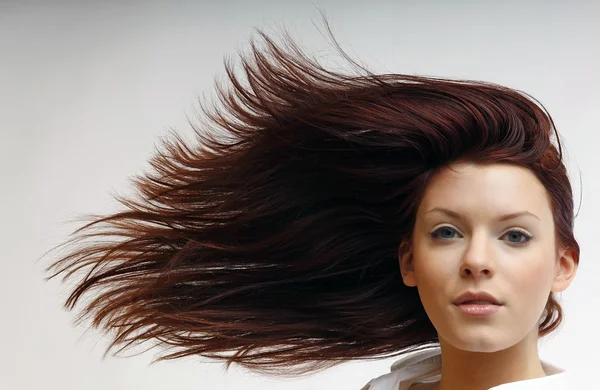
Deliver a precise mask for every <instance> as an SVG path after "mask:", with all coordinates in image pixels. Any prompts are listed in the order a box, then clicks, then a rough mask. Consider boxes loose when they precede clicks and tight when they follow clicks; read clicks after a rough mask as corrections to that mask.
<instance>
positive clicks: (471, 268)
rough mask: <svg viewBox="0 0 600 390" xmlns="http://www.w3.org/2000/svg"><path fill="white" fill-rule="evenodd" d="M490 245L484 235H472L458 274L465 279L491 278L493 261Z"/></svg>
mask: <svg viewBox="0 0 600 390" xmlns="http://www.w3.org/2000/svg"><path fill="white" fill-rule="evenodd" d="M492 249H493V248H492V243H491V242H490V240H489V238H488V237H485V234H484V233H481V234H479V235H477V236H476V235H473V236H472V237H471V240H470V242H469V243H468V246H467V248H466V251H465V254H464V256H463V259H462V262H461V265H460V274H461V276H463V277H467V278H476V279H477V278H482V277H487V278H489V277H492V276H493V275H494V271H495V270H494V261H493V256H494V254H493V250H492Z"/></svg>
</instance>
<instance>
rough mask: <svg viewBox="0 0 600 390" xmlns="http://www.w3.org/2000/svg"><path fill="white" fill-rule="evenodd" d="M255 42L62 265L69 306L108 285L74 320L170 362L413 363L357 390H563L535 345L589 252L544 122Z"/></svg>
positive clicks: (506, 95) (522, 104) (556, 320)
mask: <svg viewBox="0 0 600 390" xmlns="http://www.w3.org/2000/svg"><path fill="white" fill-rule="evenodd" d="M261 36H262V38H263V43H264V46H262V47H261V46H260V45H259V44H257V43H253V44H252V51H251V53H250V54H249V55H247V56H242V68H243V70H244V76H245V77H243V78H242V77H239V76H238V75H236V74H235V73H234V72H233V70H232V69H233V67H232V66H231V65H230V64H228V65H227V73H228V75H229V79H230V81H231V88H222V87H220V88H218V89H217V90H218V93H219V98H220V99H219V100H220V103H221V105H220V106H219V105H217V106H215V107H213V109H205V113H206V114H207V117H208V118H209V119H210V121H207V122H206V123H203V124H202V125H201V126H195V127H194V129H195V132H196V134H197V136H198V141H199V142H198V145H190V144H189V143H185V142H184V141H183V140H182V139H181V138H180V137H178V136H177V135H176V136H175V138H174V139H172V140H171V141H166V142H165V143H164V146H165V149H164V150H160V151H159V153H158V154H157V155H155V156H154V158H153V159H152V161H151V163H152V166H153V167H154V168H155V171H154V172H152V173H149V174H146V175H145V176H139V177H137V178H136V180H135V185H136V188H137V190H138V194H139V197H138V198H137V199H124V198H118V199H119V201H120V202H122V204H123V205H124V206H126V208H127V209H126V210H124V211H122V212H119V213H116V214H113V215H108V216H104V217H93V219H92V221H91V222H90V223H89V224H87V225H85V226H84V227H82V228H81V229H79V230H77V232H76V233H77V235H76V236H75V237H74V238H73V239H71V240H70V241H69V242H67V243H66V244H69V245H71V244H76V243H78V244H79V245H77V246H76V247H75V245H72V249H71V250H70V251H69V252H67V254H66V255H64V256H62V257H61V258H59V259H58V260H56V261H55V262H54V263H53V264H51V266H49V267H48V271H52V274H51V275H50V278H52V277H55V276H57V275H63V276H65V277H71V276H73V275H75V272H77V271H79V270H85V271H86V274H85V276H84V277H83V278H82V279H80V280H79V281H78V283H77V284H76V286H75V288H74V290H73V291H72V293H71V295H70V296H69V299H68V300H67V302H66V306H67V307H68V308H70V309H73V308H74V307H75V306H76V304H77V303H78V302H79V301H80V298H81V297H82V296H83V295H85V294H88V293H93V292H96V294H95V296H94V299H93V300H92V301H90V302H89V303H87V304H86V305H85V307H84V308H83V309H82V310H81V312H80V314H81V316H80V319H83V318H85V317H88V316H89V317H92V319H93V323H94V326H98V327H101V328H104V329H106V330H111V331H114V332H116V336H115V338H114V341H113V343H112V344H111V347H110V348H109V350H110V349H112V348H113V347H116V346H122V348H121V349H123V348H126V347H128V346H130V345H132V344H137V343H143V342H146V341H150V340H153V341H155V342H158V343H159V344H162V345H165V346H166V345H169V346H171V347H173V348H175V349H176V350H175V351H174V352H172V353H170V354H168V355H166V356H163V357H161V358H160V359H159V360H163V359H174V358H178V357H183V356H188V355H201V356H205V357H209V358H217V359H223V360H225V361H226V363H227V365H229V364H232V363H237V364H240V365H243V366H245V367H248V368H250V369H255V370H260V371H262V372H266V373H282V372H285V373H293V374H299V373H305V372H312V371H316V370H319V369H322V368H326V367H330V366H332V365H335V364H339V363H341V362H344V361H348V360H351V359H365V358H369V359H371V358H380V357H384V356H387V357H389V356H394V355H395V356H397V355H402V356H403V357H404V359H403V360H401V361H399V362H398V363H397V364H396V365H395V366H394V370H393V371H392V372H391V373H389V374H386V375H384V376H382V377H380V378H376V379H374V380H372V381H371V382H370V383H369V384H368V385H367V386H366V387H365V388H370V389H372V390H380V389H398V388H400V389H407V388H409V387H410V388H411V389H437V390H445V389H487V388H491V387H494V386H499V387H497V388H499V389H503V390H504V389H517V388H519V389H520V388H525V387H523V386H530V387H527V388H534V387H533V386H536V385H539V386H543V388H545V389H548V388H551V387H550V386H555V387H556V388H561V387H558V386H562V384H561V381H563V379H564V375H563V374H562V373H556V372H557V371H558V369H556V368H554V367H552V366H550V365H549V364H547V363H545V362H541V361H540V360H539V357H538V353H537V340H538V338H539V337H541V336H544V335H547V334H549V333H550V332H552V331H553V330H554V329H555V328H556V327H557V326H558V325H559V324H560V322H561V319H562V313H561V308H560V306H559V304H558V303H557V301H556V300H555V298H554V295H553V294H554V293H556V292H560V291H563V290H565V289H566V288H567V287H568V285H569V284H570V283H571V281H572V279H573V277H574V275H575V272H576V269H577V265H578V261H579V246H578V244H577V241H576V240H575V238H574V236H573V219H574V215H573V200H572V191H571V186H570V183H569V179H568V177H567V173H566V169H565V166H564V165H563V162H562V153H561V148H560V142H559V139H558V133H557V132H556V131H555V129H554V126H553V122H552V120H551V118H550V116H549V115H548V114H547V113H546V112H545V110H544V109H543V108H542V107H541V106H540V105H538V104H537V103H536V102H535V101H534V100H533V99H531V98H530V97H528V96H526V95H525V94H523V93H520V92H517V91H514V90H511V89H509V88H505V87H501V86H498V85H493V84H489V83H482V82H473V81H452V80H443V79H434V78H425V77H416V76H407V75H397V74H384V75H375V74H372V73H370V72H368V71H367V70H365V69H363V68H361V67H360V66H358V65H357V64H356V63H354V62H351V63H352V64H353V65H355V66H356V68H359V71H360V73H359V74H355V75H344V74H341V73H336V72H332V71H328V70H326V69H324V68H323V67H322V66H320V65H319V64H318V63H317V62H316V61H314V60H312V59H310V58H308V57H307V56H306V55H304V54H303V53H302V52H301V51H300V50H299V49H298V47H297V46H295V45H294V44H293V43H292V42H291V41H288V44H287V45H286V46H284V45H277V44H276V43H275V42H274V41H273V40H272V39H270V38H269V37H268V36H266V35H264V34H262V33H261ZM342 54H343V53H342ZM346 58H347V57H346ZM350 61H351V60H350ZM555 137H556V138H555ZM553 141H555V143H556V146H555V145H554V143H553ZM106 236H112V237H113V238H114V240H111V241H109V240H106ZM95 239H100V240H95ZM107 352H108V351H107ZM442 362H443V364H442ZM357 387H358V386H357Z"/></svg>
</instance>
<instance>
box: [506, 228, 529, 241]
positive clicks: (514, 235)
mask: <svg viewBox="0 0 600 390" xmlns="http://www.w3.org/2000/svg"><path fill="white" fill-rule="evenodd" d="M505 236H507V237H508V239H509V241H510V242H511V243H513V244H524V243H526V242H528V241H529V240H531V236H530V235H529V234H527V233H525V232H522V231H520V230H511V231H509V232H507V233H506V234H505Z"/></svg>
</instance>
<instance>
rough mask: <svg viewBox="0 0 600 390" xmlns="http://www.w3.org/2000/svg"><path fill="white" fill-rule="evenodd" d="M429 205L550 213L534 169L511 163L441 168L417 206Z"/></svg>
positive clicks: (495, 212) (426, 208) (542, 214)
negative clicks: (532, 170)
mask: <svg viewBox="0 0 600 390" xmlns="http://www.w3.org/2000/svg"><path fill="white" fill-rule="evenodd" d="M432 207H445V208H449V209H452V210H455V211H457V212H468V211H476V212H480V213H486V212H489V213H494V214H497V213H510V212H516V211H529V212H532V213H534V214H536V215H539V216H540V217H542V216H544V217H548V216H549V217H550V218H551V216H552V212H551V210H550V203H549V199H548V195H547V192H546V189H545V188H544V186H543V185H542V184H541V182H540V181H539V180H538V179H537V177H536V176H535V175H534V174H533V172H531V171H530V170H528V169H527V168H523V167H519V166H515V165H510V164H489V165H479V164H473V163H457V164H452V165H450V166H448V167H445V168H443V169H441V170H440V171H439V172H437V173H436V175H434V176H433V177H432V179H431V180H430V182H429V183H428V185H427V188H426V191H425V194H424V197H423V199H422V202H421V207H420V209H425V210H428V209H430V208H432Z"/></svg>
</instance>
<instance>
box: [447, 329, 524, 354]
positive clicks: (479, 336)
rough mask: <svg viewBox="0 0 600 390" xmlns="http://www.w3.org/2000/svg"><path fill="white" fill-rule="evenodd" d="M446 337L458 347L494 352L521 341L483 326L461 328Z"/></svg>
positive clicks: (472, 350) (448, 341)
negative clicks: (478, 327)
mask: <svg viewBox="0 0 600 390" xmlns="http://www.w3.org/2000/svg"><path fill="white" fill-rule="evenodd" d="M451 333H452V334H449V335H447V337H444V339H445V340H446V342H447V343H448V344H450V345H452V346H453V347H454V348H456V349H460V350H463V351H467V352H481V353H493V352H498V351H502V350H505V349H508V348H510V347H512V346H514V345H515V344H517V343H518V342H519V340H518V339H517V338H515V337H514V334H513V335H511V336H512V337H507V336H508V335H506V334H504V333H503V332H500V331H499V330H498V329H489V328H487V329H486V327H481V328H480V329H470V328H469V327H464V328H461V329H460V330H458V331H456V332H451Z"/></svg>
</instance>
